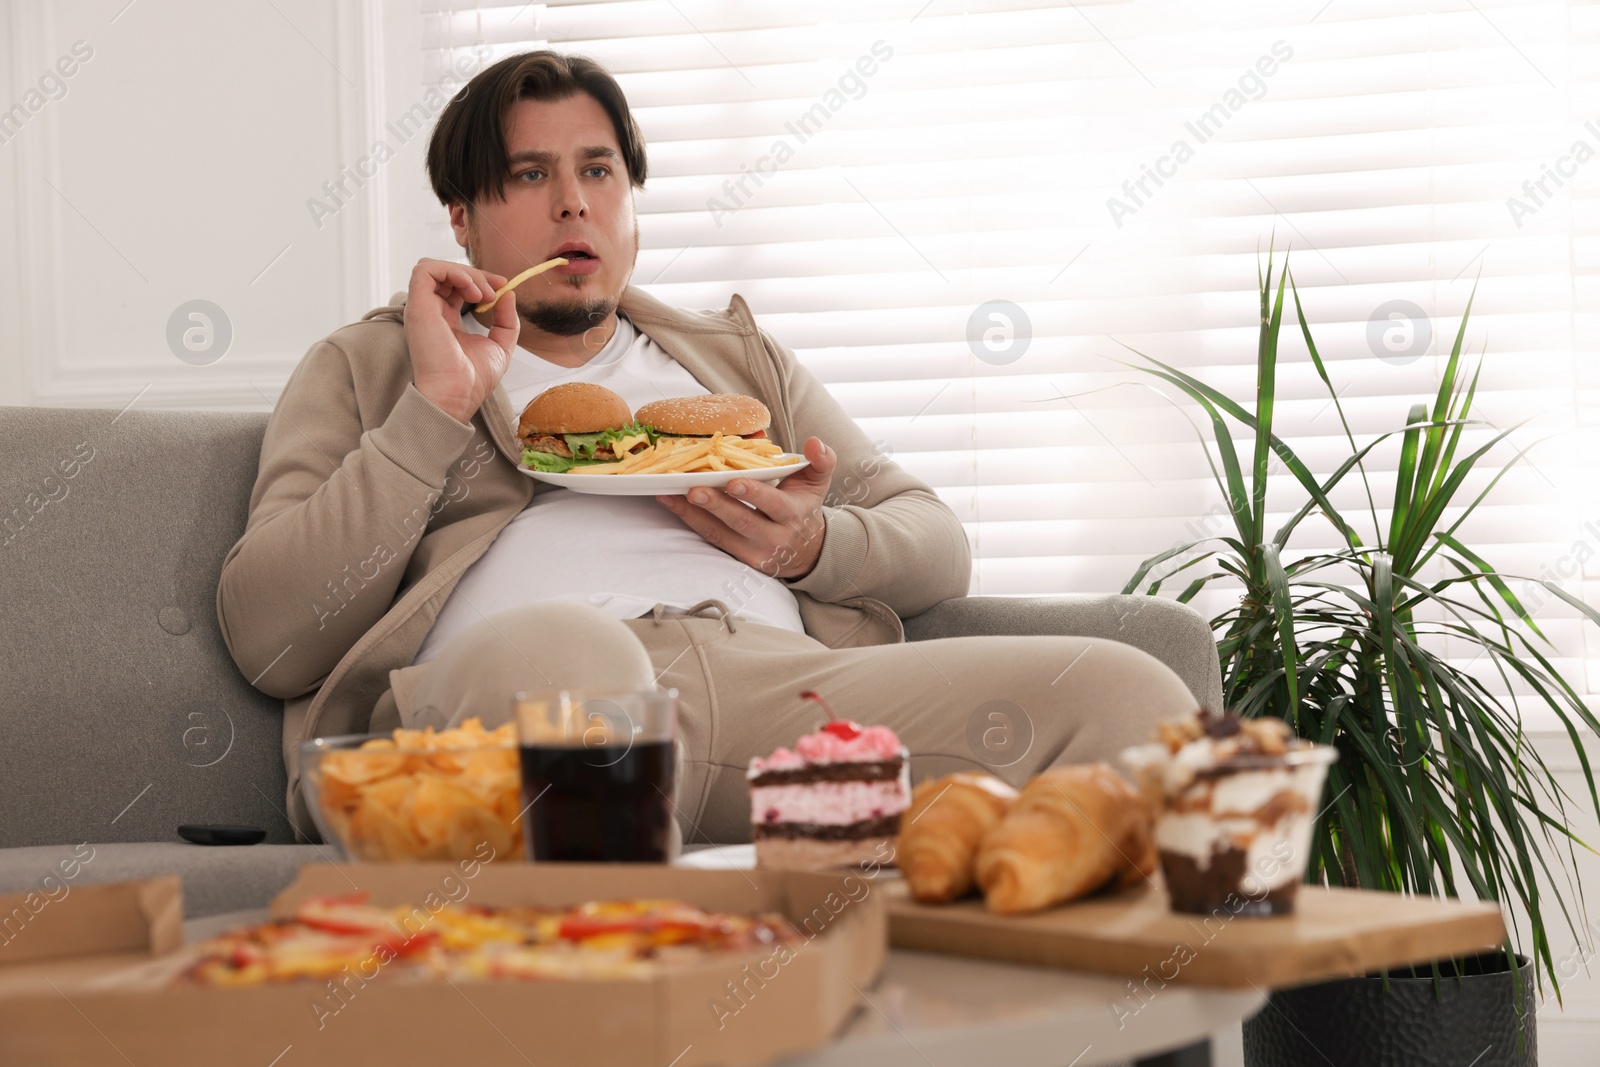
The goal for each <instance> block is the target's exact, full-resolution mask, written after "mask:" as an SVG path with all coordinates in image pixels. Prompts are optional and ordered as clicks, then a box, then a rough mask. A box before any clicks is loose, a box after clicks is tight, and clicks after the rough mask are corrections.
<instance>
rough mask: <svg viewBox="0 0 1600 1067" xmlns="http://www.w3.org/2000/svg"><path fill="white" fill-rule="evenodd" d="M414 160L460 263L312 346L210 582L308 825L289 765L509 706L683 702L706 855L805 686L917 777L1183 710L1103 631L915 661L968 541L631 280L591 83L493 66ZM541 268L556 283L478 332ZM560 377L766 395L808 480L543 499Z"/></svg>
mask: <svg viewBox="0 0 1600 1067" xmlns="http://www.w3.org/2000/svg"><path fill="white" fill-rule="evenodd" d="M428 168H429V174H430V178H431V180H432V182H433V186H434V190H435V192H436V194H437V195H438V196H439V199H440V201H441V203H443V204H444V205H445V206H446V208H447V209H448V210H449V215H450V224H451V227H452V229H453V231H454V233H455V236H456V240H457V242H458V243H459V244H460V245H461V246H462V247H463V248H464V249H465V250H466V252H467V258H468V260H469V264H467V265H462V264H458V263H453V262H448V261H443V260H429V259H424V260H422V261H421V262H419V263H418V264H417V266H416V268H415V270H414V271H413V272H412V276H411V282H410V287H409V290H408V292H407V293H406V295H405V298H404V299H403V300H398V301H397V302H396V303H394V304H393V305H391V306H390V307H386V308H380V309H377V310H375V311H372V312H369V313H368V314H367V315H366V316H364V317H363V318H362V320H361V321H360V322H358V323H355V324H353V325H350V326H347V327H345V328H343V329H341V330H338V331H336V332H335V333H333V334H332V335H331V336H330V337H328V338H327V339H326V340H324V341H321V342H319V343H318V344H316V345H314V346H313V347H312V349H311V350H310V351H309V352H308V353H307V355H306V357H305V359H304V360H303V361H302V362H301V364H300V365H299V366H298V367H297V368H296V369H295V372H294V374H293V375H291V377H290V379H289V382H288V384H287V385H286V386H285V388H284V391H283V395H282V397H281V399H280V401H279V403H278V406H277V409H276V410H275V411H274V413H273V417H272V420H271V422H270V423H269V425H268V429H267V433H266V436H265V439H264V441H263V443H262V452H261V463H260V473H259V476H258V479H257V482H256V485H255V489H254V491H253V493H252V495H251V501H250V517H249V522H248V524H247V527H246V530H245V533H244V535H243V536H242V537H241V538H240V540H239V542H238V543H237V544H236V545H235V546H234V547H233V549H232V550H231V551H230V552H229V554H228V557H227V559H226V560H225V562H224V565H223V571H222V578H221V582H220V585H219V588H218V593H217V611H218V617H219V620H220V621H221V625H222V631H223V635H224V637H225V639H226V640H227V642H228V647H229V649H230V650H231V652H232V654H233V656H234V659H235V661H236V662H237V663H238V664H239V667H240V669H241V670H242V671H243V672H244V674H245V676H246V677H247V678H250V679H251V680H252V682H253V684H254V685H256V686H257V688H259V689H261V690H263V691H264V692H267V693H270V694H273V695H276V696H280V697H282V698H284V699H285V700H286V701H287V705H286V716H285V724H284V757H285V760H286V762H287V763H288V765H289V768H290V788H289V795H290V804H291V810H292V812H293V814H294V820H293V821H295V822H296V823H297V825H298V826H299V827H300V829H301V830H302V831H305V832H309V830H310V826H311V823H310V820H309V819H308V818H307V817H306V812H305V809H304V806H303V801H302V800H301V798H300V795H299V789H298V784H299V777H298V767H297V760H296V749H297V746H298V744H299V743H300V742H302V741H304V740H306V739H309V738H311V737H317V736H325V735H330V734H341V733H353V732H362V731H365V730H368V729H374V730H381V729H388V728H391V727H393V726H397V725H400V724H402V723H406V724H411V723H420V722H425V721H433V720H437V719H442V718H446V717H448V716H450V715H452V714H455V713H457V712H466V713H472V712H474V711H476V712H480V713H483V714H485V715H486V716H489V715H493V716H496V717H498V715H499V713H500V712H502V711H503V710H504V709H505V708H506V707H507V704H508V702H509V700H510V697H511V691H512V690H514V689H516V688H526V689H539V688H554V687H556V686H558V685H580V684H594V683H595V682H596V681H613V682H615V681H622V682H626V683H627V684H633V685H638V684H649V683H650V682H651V681H655V682H656V683H657V684H660V685H662V686H671V687H674V688H676V689H678V690H679V692H680V694H681V697H680V699H681V705H682V713H681V715H682V740H683V746H682V747H683V754H684V758H685V764H684V767H685V773H684V775H683V779H682V781H681V783H680V789H679V801H680V810H679V816H680V822H681V823H682V824H683V825H684V828H685V829H686V831H687V832H690V833H692V834H704V835H706V836H709V837H711V838H713V839H716V840H739V839H741V838H742V837H743V836H744V835H745V834H747V833H748V816H749V812H748V804H747V801H746V800H745V786H744V768H745V765H746V764H747V762H748V760H749V758H750V757H751V756H753V755H757V754H764V753H767V752H770V751H771V750H772V749H773V748H776V747H777V746H779V745H789V744H792V743H793V741H794V739H795V738H796V737H797V736H798V735H800V734H803V733H806V732H809V731H810V730H811V729H814V728H815V726H816V722H815V718H816V716H815V709H814V708H812V707H811V706H810V705H809V704H807V703H806V702H804V701H801V700H800V699H799V697H798V693H799V692H800V691H801V690H804V689H814V690H817V691H819V692H821V693H822V694H823V695H824V696H825V697H827V698H828V699H829V701H830V702H831V703H832V705H833V706H834V707H835V708H836V709H837V710H838V711H839V713H840V714H841V715H843V716H846V717H850V718H855V719H859V720H862V721H866V722H881V723H884V724H886V725H889V726H891V727H893V728H894V729H895V730H897V731H898V732H899V733H900V735H901V738H902V740H903V741H904V742H905V743H906V744H907V746H908V747H909V748H910V750H911V752H912V767H913V774H914V777H915V778H917V779H921V778H924V777H927V776H930V775H935V774H942V773H946V772H948V771H950V770H955V769H961V768H969V769H970V768H975V767H982V766H983V765H984V764H985V763H986V762H990V761H986V760H985V759H983V758H982V757H983V755H984V752H983V751H982V746H977V747H975V746H973V745H972V744H971V743H970V742H969V740H968V739H969V737H970V736H972V730H971V727H972V726H973V724H974V722H975V721H976V722H977V723H978V726H979V727H980V730H979V733H980V734H982V733H983V731H984V730H985V729H988V728H989V727H990V718H987V717H992V716H994V715H995V714H997V713H996V712H995V711H994V710H993V705H994V703H995V702H996V701H997V700H999V699H1001V698H1003V699H1004V700H1005V701H1006V702H1007V703H1006V704H1005V705H1004V706H1005V708H1007V709H1014V712H1012V713H1008V714H1003V715H1002V716H1001V717H1002V718H1005V719H1006V722H1005V723H1004V724H1003V727H1004V728H1005V729H1011V730H1017V731H1022V730H1026V731H1027V733H1028V736H1029V737H1030V738H1031V739H1032V740H1031V744H1030V745H1029V746H1027V747H1026V751H1023V752H1021V753H1020V754H1017V753H1011V754H1009V755H1008V756H1007V758H1006V759H1005V760H1004V761H997V762H1004V763H1005V764H1006V765H1005V766H1004V767H995V768H994V769H995V770H996V771H997V773H1000V774H1002V775H1003V776H1005V777H1007V778H1009V779H1010V780H1012V781H1013V782H1020V781H1021V780H1023V779H1024V778H1026V777H1027V776H1028V775H1029V774H1031V773H1034V772H1037V771H1038V770H1039V769H1041V768H1043V767H1045V766H1048V765H1050V764H1052V763H1056V762H1069V761H1079V760H1089V759H1100V758H1109V757H1112V756H1114V754H1115V752H1116V751H1117V749H1119V748H1120V747H1121V746H1123V745H1125V744H1128V743H1132V742H1134V741H1137V740H1140V739H1142V738H1144V737H1145V736H1146V735H1147V734H1148V732H1149V730H1150V727H1151V725H1152V724H1153V722H1154V721H1156V720H1157V719H1159V718H1164V717H1170V716H1175V715H1178V714H1181V713H1183V712H1186V711H1188V710H1191V709H1192V707H1193V705H1194V699H1193V697H1192V696H1191V695H1190V694H1189V692H1188V690H1187V689H1186V688H1185V687H1184V685H1183V683H1182V682H1181V681H1180V680H1179V679H1178V678H1177V676H1176V675H1174V674H1173V673H1172V672H1171V671H1170V670H1168V669H1167V668H1166V667H1165V666H1163V665H1162V664H1160V663H1158V662H1157V661H1156V660H1154V659H1153V658H1151V657H1150V656H1148V655H1145V654H1144V653H1142V652H1139V651H1138V650H1136V649H1133V648H1131V647H1129V646H1126V645H1120V644H1116V643H1114V642H1107V641H1095V640H1090V639H1078V638H1067V637H1009V638H1000V637H973V638H960V639H949V640H942V641H933V642H921V643H918V644H915V645H912V644H907V643H905V642H904V640H903V631H902V629H901V626H900V618H902V617H907V616H910V615H914V614H917V613H919V612H921V611H924V610H926V609H927V608H929V607H932V606H933V605H934V604H936V603H938V602H939V601H941V600H945V599H947V598H950V597H957V596H962V595H964V594H965V593H966V591H967V586H968V581H969V574H970V556H969V550H968V547H967V542H966V538H965V535H964V533H963V531H962V528H961V525H960V523H959V522H958V521H957V519H956V517H955V515H954V514H953V513H952V512H951V511H950V509H949V508H948V507H947V506H945V505H944V504H943V503H942V502H941V501H940V500H939V498H938V497H937V496H936V495H935V494H934V493H933V492H932V490H931V489H929V487H928V486H926V485H925V484H923V483H922V482H920V481H919V480H917V479H916V478H913V477H912V476H911V475H909V474H907V473H906V472H905V471H903V470H901V469H900V468H899V467H898V466H897V465H896V464H894V463H893V462H891V461H889V460H888V459H887V458H886V457H885V456H884V455H883V454H882V451H881V450H880V449H876V448H874V446H873V444H872V442H870V441H869V440H868V439H867V437H866V435H865V434H864V433H863V432H862V431H861V430H860V428H859V427H857V426H856V425H855V423H854V422H853V421H851V420H850V419H849V417H848V416H846V415H845V413H844V412H843V410H842V409H841V408H840V407H839V405H838V404H837V403H836V402H835V401H834V400H833V399H832V397H830V396H829V395H828V393H827V391H826V390H825V389H824V388H823V387H822V386H821V384H820V383H818V382H817V380H816V379H815V378H814V377H813V376H812V375H811V374H810V373H809V372H807V371H806V370H805V368H804V367H802V366H801V365H800V364H799V363H798V362H797V361H796V360H795V358H794V356H793V355H792V354H791V353H790V352H789V351H788V350H787V349H785V348H784V347H783V346H782V345H780V344H778V343H777V342H776V341H775V340H773V339H772V338H771V337H769V336H767V335H766V334H765V333H764V332H762V331H760V330H759V329H758V328H757V327H756V325H755V323H754V321H753V320H752V318H751V316H750V312H749V310H748V308H747V307H746V306H745V304H744V301H743V300H741V299H740V298H739V297H737V296H735V297H734V298H733V301H732V303H731V304H730V306H729V307H728V308H727V309H726V310H725V311H716V312H710V311H707V312H692V311H682V310H678V309H674V308H670V307H668V306H666V305H664V304H662V303H660V302H659V301H657V300H655V299H653V298H651V297H649V296H647V295H646V294H644V293H643V292H641V291H639V290H637V289H634V288H630V287H629V286H628V284H627V283H628V281H629V278H630V277H631V275H632V271H633V267H634V262H635V259H636V256H637V253H638V223H637V218H636V215H635V212H634V190H635V189H636V188H640V187H642V186H643V184H644V181H645V177H646V159H645V148H644V143H643V139H642V137H641V136H640V133H639V130H638V127H637V126H636V125H635V123H634V120H633V118H632V116H631V114H630V112H629V110H628V106H627V102H626V100H625V99H624V97H623V94H622V91H621V89H620V88H619V87H618V86H617V84H616V82H615V81H614V80H613V79H612V78H611V76H610V75H609V74H608V73H606V72H605V71H604V70H603V69H602V68H600V67H599V66H598V65H597V64H594V63H593V62H591V61H588V60H584V59H581V58H571V57H565V56H562V55H559V54H557V53H553V52H531V53H526V54H522V55H517V56H511V57H508V58H507V59H504V60H502V61H500V62H499V63H497V64H495V65H494V66H492V67H490V68H488V69H486V70H485V71H483V72H481V73H480V74H479V75H478V76H477V77H475V78H474V79H473V81H472V82H471V83H470V84H469V85H468V86H466V87H465V88H464V89H463V90H462V91H461V92H460V93H459V94H458V95H457V96H456V97H455V99H454V100H452V102H451V103H450V105H449V106H448V107H447V108H446V109H445V111H444V112H443V114H442V115H441V116H440V120H439V123H438V126H437V128H436V129H435V131H434V134H433V138H432V141H431V143H430V145H429V152H428ZM558 254H562V255H566V256H567V257H568V258H570V260H571V262H569V263H568V264H567V266H565V267H563V268H559V269H558V270H556V271H551V272H548V273H546V274H544V275H541V276H539V277H536V278H534V279H532V280H531V281H529V282H528V283H526V284H524V285H523V286H521V287H520V288H519V289H518V290H517V291H516V293H515V296H514V297H512V296H507V297H505V298H503V299H501V300H500V301H499V302H498V303H497V304H496V305H495V307H494V308H493V310H492V311H490V312H484V313H476V312H473V311H472V310H471V309H472V306H473V305H475V304H477V303H478V302H480V301H484V300H487V299H488V298H490V297H491V296H492V294H493V293H494V291H495V290H496V289H497V288H498V287H499V286H500V285H503V284H504V283H505V281H506V280H507V278H509V277H510V276H512V275H514V274H516V273H518V272H520V271H521V270H522V269H523V268H525V267H527V266H529V265H531V264H534V263H538V262H541V261H543V260H546V259H549V258H551V257H553V256H556V255H558ZM577 380H581V381H594V382H598V383H600V384H604V385H607V386H608V387H610V388H612V389H614V390H616V391H618V392H620V393H622V395H623V396H624V397H625V398H626V399H627V400H628V402H629V403H630V405H631V406H633V407H635V408H637V407H638V406H639V405H641V404H642V403H644V402H646V401H648V400H653V399H657V398H658V397H660V396H682V395H688V394H693V393H704V392H727V393H746V394H750V395H753V396H756V397H758V398H760V399H761V400H762V401H763V402H765V403H766V405H767V406H768V407H769V408H770V409H771V411H772V415H773V422H772V427H771V429H770V430H769V434H770V436H771V437H772V438H773V439H774V440H775V441H776V442H777V443H778V444H779V445H781V446H782V447H784V448H785V449H786V450H789V451H796V450H800V449H802V448H803V450H804V453H805V456H806V458H807V459H808V460H809V461H810V466H809V468H807V469H805V470H803V471H801V472H800V473H798V474H795V475H792V476H790V477H788V478H786V479H785V480H783V481H782V482H780V483H778V484H777V485H775V486H774V485H767V484H764V483H760V482H755V481H751V480H748V479H736V480H735V481H733V482H731V483H730V484H729V486H728V487H727V489H726V491H724V490H717V489H709V490H703V489H696V490H692V491H691V492H690V493H689V494H688V495H687V496H661V497H656V498H650V497H643V498H639V497H634V498H604V497H594V496H586V495H582V494H574V493H571V492H569V491H564V490H558V489H554V488H552V487H550V486H546V485H537V484H536V483H534V482H533V481H532V480H531V479H529V478H527V477H526V476H525V475H523V474H521V473H519V472H518V471H517V469H516V464H517V461H518V458H519V451H518V449H517V447H516V444H515V442H514V440H513V436H512V428H513V426H514V425H515V422H516V418H517V414H518V413H519V412H520V411H521V409H522V407H523V406H524V405H525V404H526V403H527V401H528V400H529V399H531V398H532V397H533V396H534V395H536V394H537V393H538V392H541V391H542V390H543V389H544V388H547V387H548V386H549V385H551V384H555V383H557V382H561V381H577ZM652 675H653V677H651V676H652ZM985 709H989V710H985ZM975 717H977V718H976V719H975ZM1012 719H1016V720H1018V721H1014V722H1013V721H1011V720H1012ZM1013 757H1014V758H1013Z"/></svg>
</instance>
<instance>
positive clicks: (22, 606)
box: [0, 407, 310, 847]
mask: <svg viewBox="0 0 1600 1067" xmlns="http://www.w3.org/2000/svg"><path fill="white" fill-rule="evenodd" d="M266 419H267V416H266V415H265V414H229V413H220V412H199V411H182V412H141V411H137V410H129V411H125V412H122V413H121V414H119V413H118V412H115V411H93V410H72V409H46V408H7V407H0V455H3V456H5V460H6V461H5V463H4V464H0V604H4V605H5V612H6V621H7V625H6V631H5V640H4V641H0V679H3V680H4V685H3V686H0V737H3V738H4V744H0V782H4V783H5V785H4V788H0V846H19V845H43V844H56V843H61V842H67V843H76V842H81V841H172V842H174V843H176V842H177V841H178V838H177V834H176V828H177V826H178V825H179V824H180V823H186V822H211V823H244V824H248V825H253V826H259V827H262V828H263V829H265V830H266V831H267V833H268V838H267V840H268V841H269V842H283V843H289V842H293V840H294V834H293V832H292V830H291V829H290V827H289V823H288V819H287V817H286V816H285V815H284V814H283V812H282V803H283V794H284V769H283V757H282V755H281V752H280V737H281V723H282V715H283V704H282V702H281V701H278V700H275V699H273V698H271V697H268V696H266V695H265V694H263V693H260V692H258V691H257V690H255V689H252V688H251V687H250V684H249V682H248V680H247V679H245V678H244V677H243V676H242V675H240V673H239V671H238V668H237V667H235V666H234V663H233V660H232V658H231V657H230V656H229V654H228V650H227V648H226V646H225V645H224V644H223V641H222V634H221V631H220V630H219V629H218V626H217V615H216V591H217V576H218V573H219V572H220V570H221V567H222V559H223V556H225V555H226V554H227V551H228V549H229V548H230V547H231V546H232V544H233V542H234V541H235V540H237V539H238V537H239V535H240V533H241V532H242V531H243V530H244V522H245V516H246V513H247V505H248V502H249V497H250V489H251V486H252V485H253V484H254V482H255V476H256V464H257V459H258V456H259V453H260V444H261V436H262V433H263V431H264V429H265V427H266ZM307 610H308V611H309V610H310V608H309V606H308V607H307ZM185 847H187V846H185Z"/></svg>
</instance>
